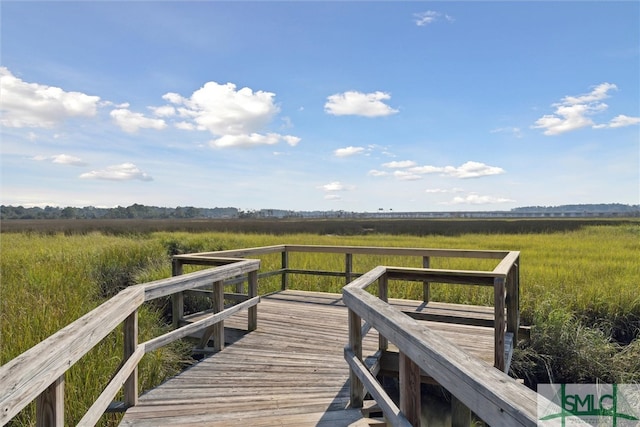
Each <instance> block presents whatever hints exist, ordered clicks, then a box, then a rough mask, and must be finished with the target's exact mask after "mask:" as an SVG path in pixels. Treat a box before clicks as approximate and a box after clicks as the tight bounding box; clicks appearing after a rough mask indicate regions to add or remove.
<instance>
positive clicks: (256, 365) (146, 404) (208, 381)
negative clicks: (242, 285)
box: [121, 290, 493, 426]
mask: <svg viewBox="0 0 640 427" xmlns="http://www.w3.org/2000/svg"><path fill="white" fill-rule="evenodd" d="M390 302H391V303H392V304H393V305H395V306H396V307H399V308H401V309H403V310H412V311H414V312H422V313H425V314H426V313H429V312H434V311H436V312H438V314H442V313H443V311H448V312H452V311H455V312H456V313H457V314H460V313H461V312H462V311H464V310H472V311H473V314H474V315H475V316H477V315H478V313H479V312H483V311H486V316H487V317H488V318H490V317H491V316H492V315H493V314H492V313H493V312H492V308H491V307H486V308H484V307H483V308H480V307H474V306H456V305H446V304H438V303H433V302H431V303H429V304H428V305H427V306H425V305H424V304H420V302H419V301H405V300H391V301H390ZM427 307H429V308H427ZM485 309H486V310H485ZM258 311H259V322H258V328H257V329H256V330H255V331H252V332H248V333H247V332H245V331H244V329H246V324H247V313H246V311H243V312H240V313H238V314H236V315H234V316H233V317H231V318H230V319H228V320H226V321H225V341H226V343H225V344H226V346H225V348H224V349H223V350H222V351H220V352H217V353H215V354H213V355H211V356H209V357H206V358H205V359H203V360H202V361H200V362H199V363H197V364H195V365H194V366H193V367H191V368H190V369H188V370H186V371H184V372H183V373H181V374H179V375H177V376H176V377H174V378H172V379H170V380H168V381H167V382H165V383H164V384H162V385H160V386H159V387H157V388H155V389H153V390H150V391H149V392H147V393H145V394H143V395H142V396H140V398H139V401H138V404H137V405H136V406H134V407H132V408H129V409H128V410H127V412H126V414H125V416H124V419H123V421H122V423H121V425H123V426H160V425H181V426H189V425H194V426H195V425H198V426H202V425H207V426H228V425H246V426H249V425H250V426H307V425H309V426H311V425H313V426H367V425H375V422H374V421H373V420H369V419H366V418H365V417H364V416H363V414H362V412H361V410H360V409H348V404H349V384H348V381H349V367H348V365H347V363H346V362H345V360H344V356H343V348H344V346H345V344H346V343H347V340H348V321H347V309H346V307H345V306H344V304H343V303H342V296H341V295H339V294H328V293H318V292H302V291H292V290H287V291H281V292H277V293H274V294H271V295H268V296H264V297H262V298H261V302H260V304H259V305H258ZM426 323H427V324H428V326H429V327H431V328H432V329H433V330H434V331H437V332H440V333H441V334H442V335H443V336H444V337H446V338H447V339H449V340H451V341H452V342H454V343H457V344H458V345H459V346H461V348H463V349H465V350H466V351H467V352H469V353H470V354H473V355H475V356H477V357H479V358H481V359H483V360H485V361H486V362H487V369H493V368H492V366H491V363H492V361H493V329H492V328H485V327H478V326H468V325H456V324H449V323H442V322H426ZM469 334H472V336H473V339H469ZM377 345H378V334H377V333H375V332H374V331H372V333H371V334H369V335H367V337H366V338H365V340H364V342H363V353H364V356H365V357H366V356H367V355H370V354H373V353H374V352H375V351H376V349H377ZM370 423H371V424H370Z"/></svg>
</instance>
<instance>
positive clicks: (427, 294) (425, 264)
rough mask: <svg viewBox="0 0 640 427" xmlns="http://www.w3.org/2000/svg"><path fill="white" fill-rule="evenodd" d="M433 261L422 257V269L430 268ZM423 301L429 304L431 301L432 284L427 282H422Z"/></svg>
mask: <svg viewBox="0 0 640 427" xmlns="http://www.w3.org/2000/svg"><path fill="white" fill-rule="evenodd" d="M430 264H431V259H430V257H428V256H423V257H422V268H429V265H430ZM422 301H424V302H425V303H428V302H429V301H431V284H430V283H429V282H427V281H424V282H422Z"/></svg>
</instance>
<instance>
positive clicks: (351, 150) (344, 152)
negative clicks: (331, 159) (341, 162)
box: [333, 146, 365, 157]
mask: <svg viewBox="0 0 640 427" xmlns="http://www.w3.org/2000/svg"><path fill="white" fill-rule="evenodd" d="M364 151H365V148H364V147H352V146H349V147H344V148H338V149H337V150H335V151H334V152H333V155H334V156H336V157H349V156H354V155H356V154H361V153H363V152H364Z"/></svg>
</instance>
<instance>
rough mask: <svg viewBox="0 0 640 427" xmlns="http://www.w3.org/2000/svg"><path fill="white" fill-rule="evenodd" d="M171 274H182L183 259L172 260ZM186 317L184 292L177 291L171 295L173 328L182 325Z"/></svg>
mask: <svg viewBox="0 0 640 427" xmlns="http://www.w3.org/2000/svg"><path fill="white" fill-rule="evenodd" d="M171 275H172V276H181V275H182V261H181V260H179V259H176V258H173V259H172V260H171ZM183 318H184V294H183V293H182V292H177V293H175V294H173V295H171V321H172V323H173V328H174V329H178V328H179V327H180V322H182V320H183Z"/></svg>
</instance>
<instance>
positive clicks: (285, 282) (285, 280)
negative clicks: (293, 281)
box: [282, 246, 289, 291]
mask: <svg viewBox="0 0 640 427" xmlns="http://www.w3.org/2000/svg"><path fill="white" fill-rule="evenodd" d="M288 270H289V251H288V250H287V247H286V246H285V247H284V250H283V251H282V290H283V291H285V290H287V288H288V287H289V274H288V273H287V271H288Z"/></svg>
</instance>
